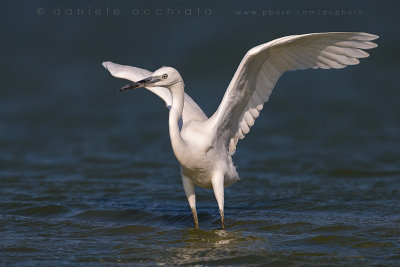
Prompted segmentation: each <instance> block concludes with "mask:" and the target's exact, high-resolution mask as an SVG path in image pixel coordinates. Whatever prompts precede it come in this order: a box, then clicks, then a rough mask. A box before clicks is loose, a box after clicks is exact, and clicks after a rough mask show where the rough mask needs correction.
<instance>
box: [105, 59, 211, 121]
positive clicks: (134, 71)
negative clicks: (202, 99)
mask: <svg viewBox="0 0 400 267" xmlns="http://www.w3.org/2000/svg"><path fill="white" fill-rule="evenodd" d="M103 66H104V67H105V68H106V69H107V70H108V71H109V72H110V73H111V75H113V76H114V77H117V78H121V79H126V80H130V81H132V82H135V81H139V80H142V79H145V78H147V77H149V76H151V75H152V74H153V73H152V72H150V71H148V70H145V69H140V68H136V67H131V66H125V65H120V64H116V63H113V62H110V61H106V62H103ZM146 89H148V90H149V91H151V92H153V93H154V94H156V95H157V96H159V97H160V98H161V99H162V100H164V102H165V104H166V106H167V107H170V106H171V105H172V95H171V92H170V91H169V90H168V88H166V87H149V88H146ZM190 120H200V121H205V120H207V116H206V115H205V114H204V112H203V110H202V109H201V108H200V107H199V106H198V105H197V104H196V102H195V101H194V100H193V99H192V98H191V97H190V96H189V95H188V94H186V93H185V97H184V106H183V112H182V123H183V124H186V123H187V122H188V121H190Z"/></svg>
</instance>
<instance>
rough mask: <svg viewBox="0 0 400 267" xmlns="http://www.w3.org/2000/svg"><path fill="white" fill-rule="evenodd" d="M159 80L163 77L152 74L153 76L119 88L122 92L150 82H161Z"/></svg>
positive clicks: (144, 85)
mask: <svg viewBox="0 0 400 267" xmlns="http://www.w3.org/2000/svg"><path fill="white" fill-rule="evenodd" d="M159 81H161V77H159V76H151V77H148V78H146V79H143V80H140V81H137V82H134V83H131V84H128V85H125V86H124V87H122V88H121V89H119V91H120V92H122V91H126V90H129V89H136V88H139V87H146V86H148V85H149V84H152V83H156V82H159Z"/></svg>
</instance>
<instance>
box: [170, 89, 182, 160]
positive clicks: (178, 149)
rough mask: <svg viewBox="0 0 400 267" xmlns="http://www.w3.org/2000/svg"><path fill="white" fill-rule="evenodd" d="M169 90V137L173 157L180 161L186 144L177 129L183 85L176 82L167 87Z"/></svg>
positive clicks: (180, 115) (180, 112)
mask: <svg viewBox="0 0 400 267" xmlns="http://www.w3.org/2000/svg"><path fill="white" fill-rule="evenodd" d="M169 89H170V91H171V95H172V106H171V110H170V111H169V136H170V138H171V144H172V149H173V151H174V154H175V157H176V158H177V159H178V161H181V160H180V158H182V156H183V153H184V151H185V149H186V142H185V140H183V138H182V136H181V133H180V129H179V120H180V118H181V117H182V112H183V105H184V84H183V82H178V83H175V84H173V85H171V86H169Z"/></svg>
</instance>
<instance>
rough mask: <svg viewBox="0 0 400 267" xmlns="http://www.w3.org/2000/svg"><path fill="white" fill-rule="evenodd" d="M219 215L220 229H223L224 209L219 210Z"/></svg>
mask: <svg viewBox="0 0 400 267" xmlns="http://www.w3.org/2000/svg"><path fill="white" fill-rule="evenodd" d="M219 215H220V216H221V228H222V230H225V219H224V211H223V210H220V211H219Z"/></svg>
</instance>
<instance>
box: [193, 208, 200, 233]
mask: <svg viewBox="0 0 400 267" xmlns="http://www.w3.org/2000/svg"><path fill="white" fill-rule="evenodd" d="M192 215H193V222H194V229H199V220H198V218H197V211H196V210H193V209H192Z"/></svg>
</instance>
